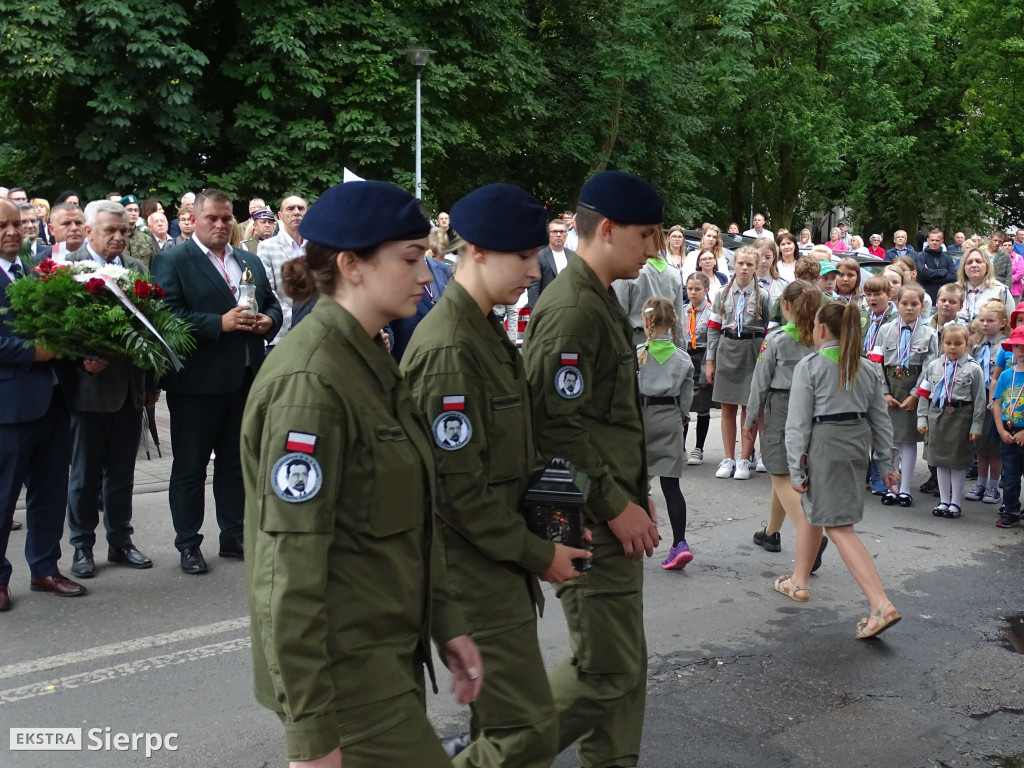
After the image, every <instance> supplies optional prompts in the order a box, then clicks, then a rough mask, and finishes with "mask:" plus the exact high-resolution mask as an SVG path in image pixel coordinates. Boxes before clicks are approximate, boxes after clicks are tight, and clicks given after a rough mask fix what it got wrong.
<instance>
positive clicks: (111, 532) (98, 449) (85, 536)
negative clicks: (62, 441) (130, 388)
mask: <svg viewBox="0 0 1024 768" xmlns="http://www.w3.org/2000/svg"><path fill="white" fill-rule="evenodd" d="M141 434H142V410H141V409H137V408H135V407H133V406H132V402H131V400H130V399H126V400H125V403H124V406H123V407H122V408H121V410H119V411H117V412H116V413H82V412H79V413H76V414H74V415H73V416H72V417H71V477H70V480H69V482H68V530H69V531H70V536H69V538H68V542H69V543H70V544H71V546H73V547H76V548H78V547H92V546H94V545H95V544H96V526H97V525H99V505H98V503H97V499H96V491H97V489H98V488H100V483H101V482H102V494H103V524H104V526H105V528H106V529H107V542H108V543H109V544H110V546H112V547H124V546H127V545H128V544H130V543H131V540H132V533H134V530H133V529H132V489H133V488H134V486H135V457H136V455H137V454H138V452H139V437H140V436H141Z"/></svg>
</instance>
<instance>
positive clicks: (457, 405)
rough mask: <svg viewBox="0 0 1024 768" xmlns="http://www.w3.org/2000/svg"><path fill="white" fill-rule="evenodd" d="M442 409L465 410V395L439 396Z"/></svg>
mask: <svg viewBox="0 0 1024 768" xmlns="http://www.w3.org/2000/svg"><path fill="white" fill-rule="evenodd" d="M441 410H442V411H464V410H466V396H465V395H445V396H444V397H442V398H441Z"/></svg>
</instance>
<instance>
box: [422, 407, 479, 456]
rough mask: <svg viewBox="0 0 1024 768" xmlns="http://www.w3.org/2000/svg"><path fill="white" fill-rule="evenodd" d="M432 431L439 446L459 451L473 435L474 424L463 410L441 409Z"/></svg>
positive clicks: (447, 449) (431, 428)
mask: <svg viewBox="0 0 1024 768" xmlns="http://www.w3.org/2000/svg"><path fill="white" fill-rule="evenodd" d="M430 431H431V432H432V433H433V435H434V442H435V443H437V447H438V448H441V449H443V450H446V451H457V450H459V448H462V447H464V446H465V445H466V443H468V442H469V438H471V437H472V436H473V425H472V424H470V422H469V417H468V416H466V414H464V413H463V412H462V411H441V413H440V414H438V417H437V418H436V419H434V423H433V425H432V426H431V427H430Z"/></svg>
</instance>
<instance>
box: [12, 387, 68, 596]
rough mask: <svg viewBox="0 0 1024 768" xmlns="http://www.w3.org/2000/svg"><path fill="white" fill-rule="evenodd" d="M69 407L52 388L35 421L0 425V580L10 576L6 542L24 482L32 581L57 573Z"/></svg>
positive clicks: (27, 552)
mask: <svg viewBox="0 0 1024 768" xmlns="http://www.w3.org/2000/svg"><path fill="white" fill-rule="evenodd" d="M70 443H71V441H70V438H69V416H68V408H67V405H66V403H65V402H64V396H63V395H62V394H61V391H60V389H58V388H54V390H53V397H52V398H51V399H50V407H49V408H48V409H47V411H46V413H45V414H44V415H43V416H41V417H40V418H38V419H36V420H35V421H29V422H23V423H21V424H2V425H0V584H7V583H8V582H9V581H10V579H11V571H12V568H11V562H10V560H8V559H7V542H8V538H9V537H10V535H11V521H13V520H14V507H15V506H16V505H17V503H18V496H19V495H20V493H21V486H22V484H23V483H24V485H25V486H26V488H27V490H28V493H27V495H26V497H25V502H26V511H25V560H27V561H28V567H29V572H30V573H31V575H32V578H33V579H45V578H47V577H48V576H53V575H54V574H55V573H57V561H59V560H60V540H61V537H63V535H64V515H65V514H66V510H67V507H68V462H69V461H70V447H69V446H70Z"/></svg>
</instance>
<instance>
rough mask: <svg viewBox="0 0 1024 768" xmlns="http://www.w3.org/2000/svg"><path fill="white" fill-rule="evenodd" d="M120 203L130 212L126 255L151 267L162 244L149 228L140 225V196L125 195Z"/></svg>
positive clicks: (147, 267) (125, 248)
mask: <svg viewBox="0 0 1024 768" xmlns="http://www.w3.org/2000/svg"><path fill="white" fill-rule="evenodd" d="M120 203H121V205H123V206H124V209H125V211H126V212H127V213H128V242H127V244H126V245H125V247H124V255H125V256H130V257H131V258H133V259H138V260H139V261H141V262H142V263H143V264H144V265H145V266H146V269H149V263H150V262H151V261H152V260H153V257H154V256H155V255H156V254H158V253H159V252H160V246H159V245H158V244H157V242H156V238H155V237H153V235H152V234H150V232H149V230H148V229H146V228H145V227H142V226H139V198H137V197H136V196H135V195H125V196H124V197H122V198H121V200H120Z"/></svg>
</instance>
